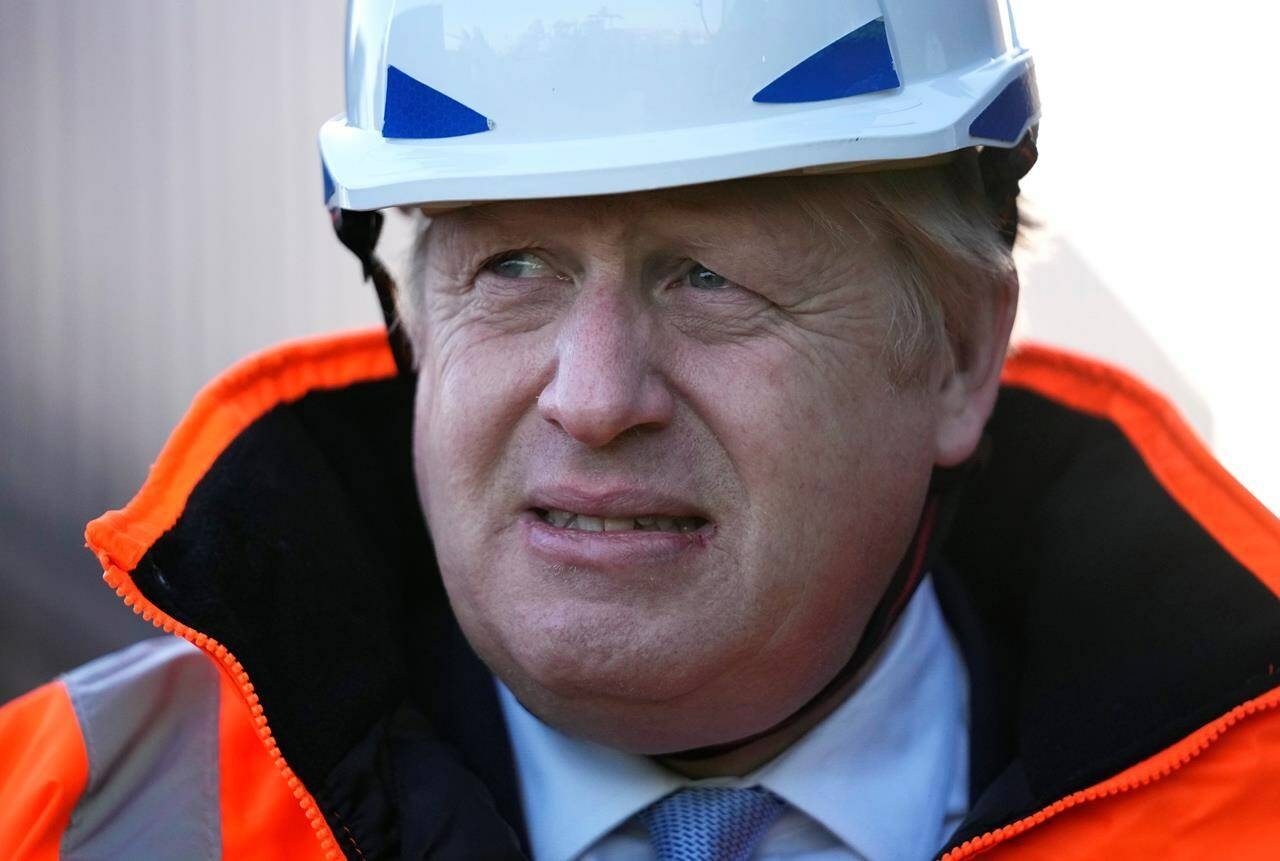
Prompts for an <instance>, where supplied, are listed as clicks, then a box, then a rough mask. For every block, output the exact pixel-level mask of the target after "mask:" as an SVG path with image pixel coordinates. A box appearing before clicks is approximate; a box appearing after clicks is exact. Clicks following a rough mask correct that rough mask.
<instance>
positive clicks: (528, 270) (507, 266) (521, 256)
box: [484, 251, 560, 278]
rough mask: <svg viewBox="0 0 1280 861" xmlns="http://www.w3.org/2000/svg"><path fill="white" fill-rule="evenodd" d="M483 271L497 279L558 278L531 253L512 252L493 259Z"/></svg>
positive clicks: (543, 261)
mask: <svg viewBox="0 0 1280 861" xmlns="http://www.w3.org/2000/svg"><path fill="white" fill-rule="evenodd" d="M484 268H485V271H487V272H492V273H493V274H494V275H497V276H498V277H499V278H558V277H560V276H559V273H557V272H556V271H555V270H554V269H552V268H551V267H550V266H549V265H548V264H547V262H546V261H545V260H543V259H542V258H541V257H539V256H538V255H536V254H534V253H533V252H532V251H513V252H510V253H508V254H503V255H500V256H498V257H495V258H493V259H492V260H490V261H489V262H488V263H486V264H485V265H484Z"/></svg>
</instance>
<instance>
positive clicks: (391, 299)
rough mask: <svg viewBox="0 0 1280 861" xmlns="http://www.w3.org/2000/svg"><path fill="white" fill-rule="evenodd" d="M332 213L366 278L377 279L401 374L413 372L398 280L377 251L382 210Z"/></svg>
mask: <svg viewBox="0 0 1280 861" xmlns="http://www.w3.org/2000/svg"><path fill="white" fill-rule="evenodd" d="M329 214H330V217H331V218H332V219H333V230H334V232H335V233H337V234H338V239H339V240H341V242H342V244H343V245H345V246H346V247H347V249H348V250H350V251H351V253H352V254H354V255H355V256H356V257H357V258H358V259H359V261H360V266H361V269H362V270H363V272H364V280H366V281H372V282H373V289H374V290H375V291H376V292H377V294H378V306H379V307H380V308H381V309H382V320H383V322H384V323H385V324H386V326H387V340H388V341H390V343H391V355H392V356H394V357H395V360H396V370H397V371H399V372H400V373H401V374H412V373H413V347H412V346H411V345H410V343H409V338H408V337H407V335H406V334H405V329H404V326H402V325H400V318H399V316H398V315H397V314H396V282H395V279H394V278H392V277H391V273H390V272H388V271H387V267H385V266H383V265H382V261H381V260H379V259H378V256H377V255H376V254H375V253H374V248H375V247H376V246H377V244H378V236H379V235H380V234H381V233H382V220H383V215H382V213H381V212H357V211H356V210H352V209H332V210H330V211H329Z"/></svg>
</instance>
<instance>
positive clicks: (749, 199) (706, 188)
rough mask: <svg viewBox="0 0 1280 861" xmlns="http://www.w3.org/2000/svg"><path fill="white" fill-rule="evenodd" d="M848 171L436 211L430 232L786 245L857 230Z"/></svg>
mask: <svg viewBox="0 0 1280 861" xmlns="http://www.w3.org/2000/svg"><path fill="white" fill-rule="evenodd" d="M861 205H863V204H862V200H861V195H860V194H859V188H858V184H857V181H856V179H855V178H853V177H766V178H757V179H747V180H733V181H729V182H719V183H710V184H705V185H696V186H687V187H682V188H673V189H661V190H656V191H644V192H632V193H628V194H616V195H600V196H594V197H571V198H549V199H540V200H522V201H503V202H499V203H489V204H480V205H475V206H470V207H467V208H464V209H460V210H454V211H452V212H448V213H444V214H442V215H437V216H435V217H434V218H432V222H431V227H430V231H429V233H431V234H434V238H435V239H437V240H440V241H441V242H442V243H443V244H452V243H453V242H457V241H460V240H461V241H465V240H467V239H472V238H474V239H500V238H507V239H511V240H513V241H514V240H517V239H519V238H526V239H528V238H531V237H536V236H546V235H555V236H557V237H559V238H561V239H564V240H571V239H573V238H575V237H578V238H582V239H583V240H591V241H597V242H604V243H612V244H626V243H629V242H633V241H636V240H640V239H658V240H662V239H672V240H678V241H679V242H680V243H681V244H684V245H691V246H694V247H697V246H699V245H726V244H734V245H740V244H756V243H762V242H764V243H770V242H775V241H782V242H786V243H788V244H793V243H798V242H805V241H806V240H807V241H809V242H812V241H814V240H816V239H829V238H831V235H832V234H834V233H841V234H844V235H845V237H844V238H849V236H850V235H851V234H853V233H855V232H858V231H857V229H858V228H861V226H862V224H863V222H862V219H861V218H860V217H859V212H858V210H859V208H860V206H861Z"/></svg>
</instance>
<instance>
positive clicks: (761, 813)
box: [640, 786, 786, 861]
mask: <svg viewBox="0 0 1280 861" xmlns="http://www.w3.org/2000/svg"><path fill="white" fill-rule="evenodd" d="M785 807H786V802H785V801H783V800H782V799H781V798H779V797H778V796H776V795H774V794H773V793H772V792H770V791H769V790H767V789H763V788H761V787H759V786H753V787H751V788H750V789H728V788H724V787H697V788H693V789H681V790H678V791H676V792H673V793H671V794H670V795H668V796H666V797H665V798H660V799H658V800H657V801H655V802H654V803H653V804H651V805H649V806H648V807H646V808H645V809H644V810H642V811H640V819H641V821H643V822H644V824H645V826H646V827H647V828H648V829H649V841H650V842H651V843H652V844H653V849H654V852H656V853H657V857H658V861H746V859H747V858H750V857H751V851H752V850H753V849H755V848H756V844H757V843H759V842H760V839H761V838H762V837H764V833H765V832H766V831H768V830H769V826H770V825H772V824H773V821H774V820H775V819H777V818H778V816H779V815H781V813H782V811H783V808H785Z"/></svg>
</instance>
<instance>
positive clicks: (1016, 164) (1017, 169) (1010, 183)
mask: <svg viewBox="0 0 1280 861" xmlns="http://www.w3.org/2000/svg"><path fill="white" fill-rule="evenodd" d="M1037 131H1038V128H1037V126H1032V127H1031V128H1030V129H1028V130H1027V133H1026V134H1025V135H1023V136H1022V140H1020V141H1019V142H1018V145H1017V146H1015V147H1013V148H1012V149H1005V148H1004V147H991V146H989V147H984V148H983V149H982V151H981V152H980V153H979V154H978V169H979V170H980V171H981V173H982V187H983V189H984V190H985V191H986V194H987V200H988V201H990V203H991V209H992V212H993V213H994V214H995V218H996V227H997V228H998V229H999V231H1000V236H1001V237H1003V238H1004V241H1005V242H1006V243H1007V244H1008V245H1009V248H1010V249H1012V248H1013V246H1014V243H1016V242H1017V241H1018V222H1019V217H1018V195H1019V194H1020V193H1021V188H1020V187H1019V183H1020V182H1021V181H1022V178H1023V177H1024V176H1026V175H1027V173H1028V172H1029V171H1030V170H1031V168H1032V167H1033V166H1035V163H1036V159H1037V158H1038V157H1039V151H1038V150H1037V149H1036V134H1037Z"/></svg>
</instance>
